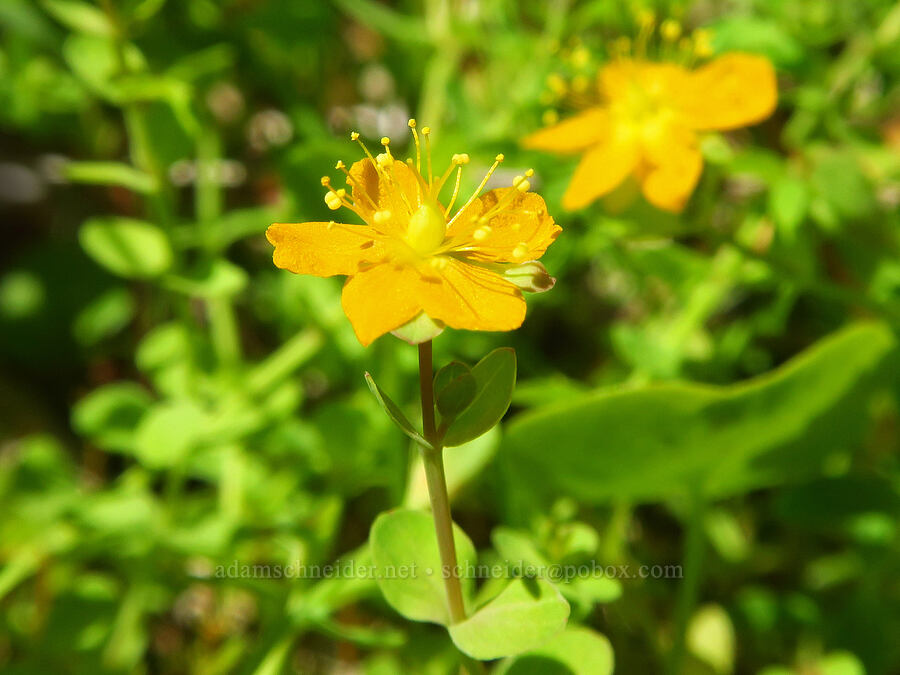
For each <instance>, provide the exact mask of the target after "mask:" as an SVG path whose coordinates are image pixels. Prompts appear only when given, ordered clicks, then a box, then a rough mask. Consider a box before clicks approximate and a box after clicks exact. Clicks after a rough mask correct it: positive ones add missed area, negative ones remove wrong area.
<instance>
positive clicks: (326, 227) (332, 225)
mask: <svg viewBox="0 0 900 675" xmlns="http://www.w3.org/2000/svg"><path fill="white" fill-rule="evenodd" d="M325 229H326V230H333V229H334V221H333V220H329V221H328V225H326V226H325Z"/></svg>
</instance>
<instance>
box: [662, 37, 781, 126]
mask: <svg viewBox="0 0 900 675" xmlns="http://www.w3.org/2000/svg"><path fill="white" fill-rule="evenodd" d="M681 101H682V102H681V105H680V107H681V110H682V111H683V113H684V115H685V116H686V117H687V119H688V120H689V122H690V124H691V126H692V127H693V128H695V129H720V130H725V129H735V128H737V127H743V126H747V125H750V124H755V123H756V122H760V121H762V120H764V119H765V118H767V117H768V116H769V115H771V114H772V111H773V110H775V105H776V104H777V102H778V85H777V83H776V79H775V69H774V68H773V67H772V64H771V63H770V62H769V61H768V60H767V59H765V58H763V57H762V56H756V55H753V54H742V53H731V54H725V55H723V56H720V57H719V58H717V59H716V60H714V61H712V62H710V63H708V64H707V65H705V66H703V67H702V68H699V69H697V70H696V71H694V72H693V73H691V75H690V78H689V80H688V83H687V86H686V87H685V89H684V92H683V94H682V96H681Z"/></svg>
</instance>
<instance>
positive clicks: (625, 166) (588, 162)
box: [562, 140, 638, 211]
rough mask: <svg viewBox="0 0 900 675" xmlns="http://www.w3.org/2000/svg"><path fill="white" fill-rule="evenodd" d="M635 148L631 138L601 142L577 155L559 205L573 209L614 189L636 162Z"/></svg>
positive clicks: (585, 204)
mask: <svg viewBox="0 0 900 675" xmlns="http://www.w3.org/2000/svg"><path fill="white" fill-rule="evenodd" d="M637 159H638V158H637V148H636V146H635V144H634V143H633V142H631V141H624V140H623V141H618V142H615V143H601V144H600V145H597V146H594V147H593V148H591V149H590V150H588V151H587V153H585V155H584V157H582V158H581V162H579V164H578V167H577V168H576V169H575V175H573V176H572V181H571V182H570V183H569V187H568V189H567V190H566V193H565V194H564V195H563V198H562V205H563V208H565V209H567V210H569V211H573V210H575V209H580V208H582V207H583V206H587V205H588V204H590V203H591V202H592V201H594V200H595V199H597V198H598V197H602V196H603V195H605V194H606V193H608V192H611V191H612V190H614V189H615V188H616V187H617V186H618V185H619V183H621V182H622V181H623V180H625V178H626V177H627V176H628V175H629V174H630V173H631V172H632V171H633V170H634V168H635V166H636V165H637Z"/></svg>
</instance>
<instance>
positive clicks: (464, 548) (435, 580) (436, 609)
mask: <svg viewBox="0 0 900 675" xmlns="http://www.w3.org/2000/svg"><path fill="white" fill-rule="evenodd" d="M453 538H454V540H455V542H456V557H457V565H458V566H459V568H460V570H461V574H460V583H461V584H462V588H463V598H464V599H466V600H467V599H468V598H470V597H471V594H472V588H473V584H474V579H471V578H467V577H466V575H465V570H466V568H467V567H473V566H474V565H475V563H476V561H477V558H476V555H475V547H474V546H473V545H472V542H471V541H470V540H469V537H468V536H466V533H465V532H463V531H462V530H461V529H460V528H459V527H457V526H456V525H455V524H454V525H453ZM369 546H370V547H371V551H372V561H373V562H374V563H375V569H376V574H377V577H376V581H377V582H378V587H379V588H380V589H381V592H382V593H383V594H384V598H385V600H387V602H388V604H389V605H390V606H391V607H393V608H394V609H395V610H397V611H398V612H399V613H400V614H402V615H403V616H405V617H406V618H407V619H411V620H413V621H429V622H431V623H439V624H443V625H445V626H446V625H448V624H449V623H450V614H449V612H448V609H447V591H446V590H445V587H444V576H443V575H444V574H449V573H450V570H444V569H443V565H442V564H441V554H440V551H439V550H438V543H437V535H436V534H435V531H434V522H433V521H432V518H431V514H430V513H428V512H426V511H413V510H410V509H398V510H394V511H388V512H387V513H382V514H381V515H380V516H378V518H376V519H375V522H374V524H373V525H372V530H371V532H370V534H369Z"/></svg>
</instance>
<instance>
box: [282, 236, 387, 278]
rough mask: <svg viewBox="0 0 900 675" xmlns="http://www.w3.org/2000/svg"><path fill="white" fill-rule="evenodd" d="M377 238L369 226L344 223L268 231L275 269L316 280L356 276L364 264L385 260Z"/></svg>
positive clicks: (382, 247)
mask: <svg viewBox="0 0 900 675" xmlns="http://www.w3.org/2000/svg"><path fill="white" fill-rule="evenodd" d="M377 237H378V233H377V232H376V231H375V230H374V229H373V228H371V227H368V226H367V225H344V224H342V223H275V224H274V225H271V226H270V227H269V228H268V229H267V230H266V238H267V239H268V240H269V242H271V243H272V244H273V245H274V246H275V253H274V254H273V256H272V259H273V260H274V262H275V266H276V267H280V268H282V269H286V270H290V271H291V272H295V273H297V274H313V275H315V276H317V277H330V276H334V275H335V274H355V273H356V272H357V271H358V270H359V268H360V265H361V264H363V263H368V262H373V261H377V260H380V259H382V258H383V257H384V255H385V251H384V245H383V244H382V243H381V241H380V240H378V239H377Z"/></svg>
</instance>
